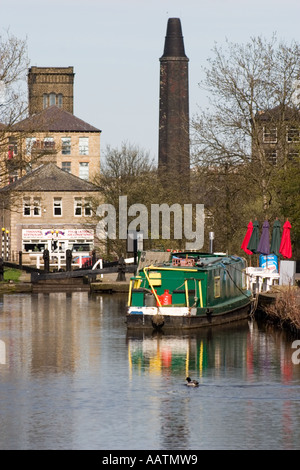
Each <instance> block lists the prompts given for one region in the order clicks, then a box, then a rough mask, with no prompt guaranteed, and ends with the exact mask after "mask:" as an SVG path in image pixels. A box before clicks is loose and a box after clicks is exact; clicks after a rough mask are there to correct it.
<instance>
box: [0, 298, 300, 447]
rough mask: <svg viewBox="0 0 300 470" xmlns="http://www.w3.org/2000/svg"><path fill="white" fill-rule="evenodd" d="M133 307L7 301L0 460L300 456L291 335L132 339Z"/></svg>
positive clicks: (232, 330)
mask: <svg viewBox="0 0 300 470" xmlns="http://www.w3.org/2000/svg"><path fill="white" fill-rule="evenodd" d="M126 301H127V296H122V295H103V296H100V295H90V294H88V293H86V292H74V293H72V294H66V293H61V294H60V293H53V294H32V295H31V294H14V295H3V296H0V347H1V346H2V353H1V354H2V355H0V394H1V400H0V449H129V450H130V449H158V450H159V449H174V450H176V449H218V448H223V449H226V448H228V449H239V448H248V449H254V448H267V449H279V448H280V449H298V448H299V446H300V444H299V443H300V408H299V402H300V396H299V395H300V393H299V391H300V365H294V364H293V363H292V360H291V356H292V353H293V352H294V350H293V349H291V344H292V340H290V339H289V338H288V336H287V335H286V334H284V333H283V332H281V331H279V330H275V329H273V328H271V327H266V326H264V325H260V324H258V323H257V322H247V321H244V322H241V323H234V324H232V325H227V326H222V327H214V328H206V329H199V330H197V331H191V332H186V333H182V332H173V334H163V333H156V334H148V333H147V334H146V333H145V334H143V333H141V332H137V333H131V332H130V333H129V332H127V330H126V324H125V322H124V319H125V316H124V315H125V305H126ZM3 345H4V346H5V354H4V356H3ZM3 358H4V360H3ZM187 375H190V376H191V377H192V378H195V379H197V380H199V382H200V387H198V388H196V389H193V388H189V387H186V386H185V377H186V376H187ZM228 430H230V432H228Z"/></svg>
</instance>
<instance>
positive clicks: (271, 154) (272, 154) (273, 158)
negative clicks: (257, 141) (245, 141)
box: [265, 150, 277, 165]
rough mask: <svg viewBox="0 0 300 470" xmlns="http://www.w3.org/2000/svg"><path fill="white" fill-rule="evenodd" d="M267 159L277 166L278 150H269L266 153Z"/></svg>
mask: <svg viewBox="0 0 300 470" xmlns="http://www.w3.org/2000/svg"><path fill="white" fill-rule="evenodd" d="M265 157H266V160H267V162H268V163H271V164H272V165H276V163H277V152H276V150H269V151H267V152H265Z"/></svg>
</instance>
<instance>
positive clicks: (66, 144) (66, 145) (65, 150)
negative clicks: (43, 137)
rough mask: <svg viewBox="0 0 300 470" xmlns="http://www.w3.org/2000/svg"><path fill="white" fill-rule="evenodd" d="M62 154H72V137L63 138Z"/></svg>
mask: <svg viewBox="0 0 300 470" xmlns="http://www.w3.org/2000/svg"><path fill="white" fill-rule="evenodd" d="M61 153H62V154H63V155H70V154H71V138H70V137H62V138H61Z"/></svg>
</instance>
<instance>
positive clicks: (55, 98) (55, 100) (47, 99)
mask: <svg viewBox="0 0 300 470" xmlns="http://www.w3.org/2000/svg"><path fill="white" fill-rule="evenodd" d="M53 105H57V106H58V107H59V108H62V106H63V95H62V94H61V93H58V95H56V94H55V93H50V95H48V94H47V93H44V94H43V108H44V109H45V108H48V106H53Z"/></svg>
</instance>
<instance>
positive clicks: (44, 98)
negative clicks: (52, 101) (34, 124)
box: [43, 93, 48, 109]
mask: <svg viewBox="0 0 300 470" xmlns="http://www.w3.org/2000/svg"><path fill="white" fill-rule="evenodd" d="M45 108H48V95H47V94H46V93H44V94H43V109H45Z"/></svg>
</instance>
